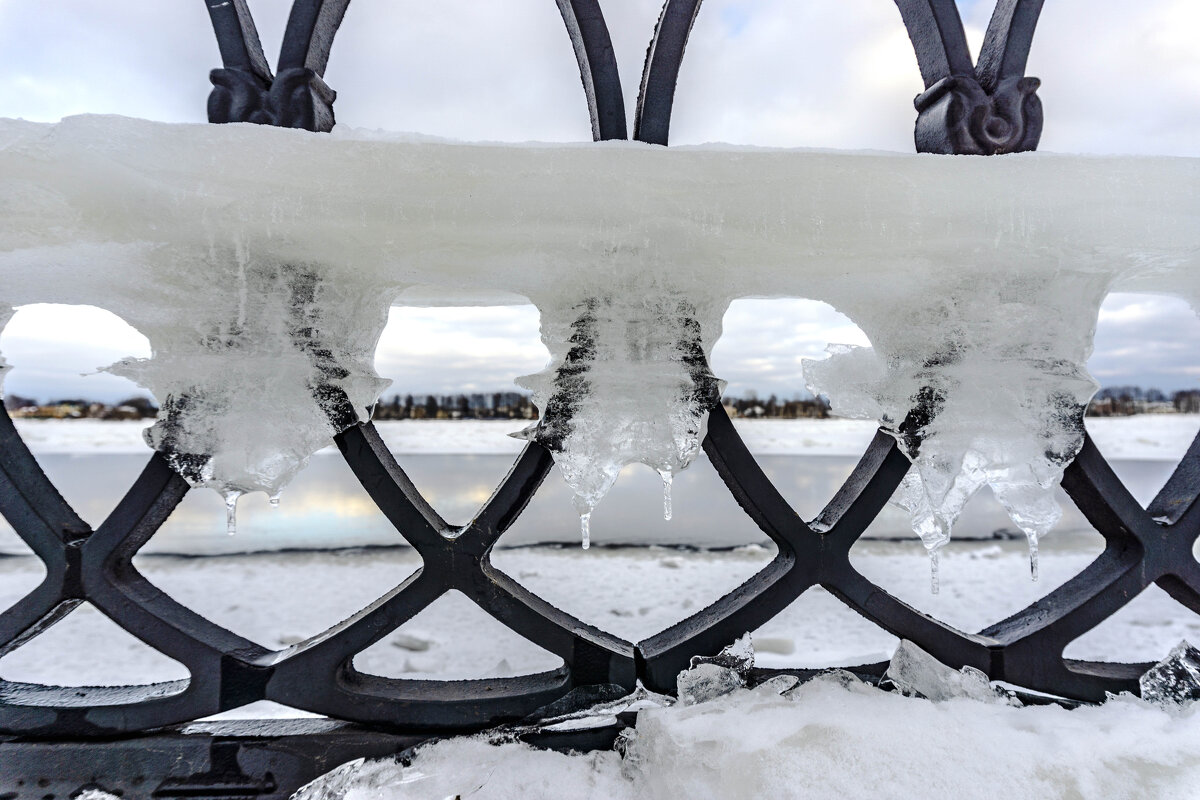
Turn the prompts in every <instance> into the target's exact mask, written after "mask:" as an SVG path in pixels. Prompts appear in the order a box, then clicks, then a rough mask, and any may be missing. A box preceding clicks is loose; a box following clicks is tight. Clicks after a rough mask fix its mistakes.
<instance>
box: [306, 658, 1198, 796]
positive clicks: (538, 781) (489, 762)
mask: <svg viewBox="0 0 1200 800" xmlns="http://www.w3.org/2000/svg"><path fill="white" fill-rule="evenodd" d="M338 779H340V780H338ZM327 780H328V783H327V784H326V787H327V788H322V789H318V788H317V787H315V786H314V787H312V789H311V791H305V790H302V791H301V792H300V793H299V794H298V795H297V798H298V800H318V798H319V799H320V800H335V798H345V800H367V798H370V800H401V799H402V798H404V799H407V798H421V799H422V800H444V799H445V798H454V797H463V798H466V797H468V796H469V797H470V798H472V800H485V798H490V799H492V800H496V799H498V798H504V799H505V800H551V798H553V800H559V799H560V798H571V800H584V799H585V798H588V799H591V798H594V799H595V800H622V799H623V798H630V799H631V800H632V799H633V798H637V799H638V800H651V799H652V800H668V798H669V799H670V800H675V798H689V800H709V799H710V798H711V799H712V800H716V799H717V798H721V799H722V800H743V799H744V800H752V799H753V800H786V799H788V798H820V799H821V800H826V799H827V798H847V799H850V800H858V798H871V799H872V800H901V799H903V800H911V799H912V798H922V799H923V800H934V799H935V798H937V799H939V800H940V799H941V798H946V800H950V799H953V800H961V799H962V798H997V800H1001V799H1002V800H1051V799H1052V798H1064V799H1065V798H1089V799H1090V798H1096V799H1097V800H1099V798H1104V800H1134V798H1156V800H1176V799H1178V800H1184V799H1185V798H1188V799H1190V798H1194V797H1196V792H1197V789H1198V787H1200V709H1198V708H1197V707H1196V706H1193V707H1192V708H1191V709H1189V710H1187V711H1183V712H1177V711H1176V712H1172V711H1167V710H1164V709H1161V708H1158V707H1155V706H1152V705H1149V704H1146V703H1142V702H1140V701H1137V700H1134V699H1132V698H1122V699H1119V700H1113V701H1110V702H1108V703H1106V704H1104V705H1103V706H1099V707H1094V708H1081V709H1077V710H1074V711H1066V710H1064V709H1061V708H1058V707H1056V706H1043V707H1033V708H1014V707H1011V706H1007V705H999V704H987V703H982V702H979V701H975V700H968V699H955V700H947V701H944V702H940V703H933V702H930V701H928V700H923V699H919V698H911V697H904V696H902V695H899V694H892V693H887V692H884V691H881V690H879V689H875V688H872V687H869V686H867V685H865V684H858V685H852V686H850V687H847V686H844V685H843V684H842V683H841V682H839V681H837V680H835V679H828V678H826V679H821V678H819V679H816V680H813V681H811V682H809V683H807V684H804V685H801V686H799V687H797V688H796V689H794V690H792V691H791V692H789V693H788V695H787V696H780V695H778V694H776V693H775V692H774V691H772V690H771V689H770V688H769V687H767V686H764V687H760V688H759V689H756V690H739V691H737V692H735V693H734V694H731V695H728V696H726V697H722V698H718V699H716V700H713V701H711V702H708V703H702V704H700V705H694V706H686V707H680V706H675V707H672V708H656V709H648V710H645V711H642V712H640V713H639V716H638V726H637V731H636V733H635V734H634V735H633V736H632V737H631V738H630V739H629V740H628V741H627V742H626V743H625V745H624V755H623V756H622V755H621V754H619V753H617V752H614V751H606V752H605V751H602V752H595V753H587V754H571V755H563V754H560V753H553V752H545V751H540V750H534V749H533V748H531V747H529V746H528V745H524V744H513V743H510V744H502V745H499V746H496V745H493V744H490V743H489V742H488V741H487V740H486V739H485V738H484V737H475V738H460V739H450V740H447V741H442V742H437V743H435V744H432V745H430V746H428V747H425V748H423V749H422V750H420V751H419V753H418V755H417V756H416V758H414V759H413V761H412V763H411V764H410V765H409V766H401V765H399V764H396V763H393V762H390V761H388V760H384V761H381V762H375V763H369V764H364V765H355V766H353V767H350V768H348V769H345V770H343V771H342V773H341V774H340V775H338V776H337V779H332V780H330V779H327ZM339 784H340V785H339Z"/></svg>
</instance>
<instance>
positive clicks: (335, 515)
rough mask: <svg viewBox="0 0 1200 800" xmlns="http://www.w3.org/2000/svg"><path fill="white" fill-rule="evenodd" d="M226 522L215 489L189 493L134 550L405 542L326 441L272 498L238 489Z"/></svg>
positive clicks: (189, 551)
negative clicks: (233, 509) (325, 447)
mask: <svg viewBox="0 0 1200 800" xmlns="http://www.w3.org/2000/svg"><path fill="white" fill-rule="evenodd" d="M232 521H233V526H232V527H231V526H230V517H229V514H228V508H227V506H226V504H225V500H224V499H223V498H222V497H221V496H220V495H219V494H218V493H216V492H213V491H208V490H204V489H197V490H194V491H191V492H188V494H187V495H186V496H185V497H184V498H183V501H182V502H180V504H179V505H178V506H177V507H176V509H175V510H174V512H172V514H171V516H170V518H169V519H168V520H167V521H166V522H165V523H164V524H163V526H162V527H161V528H160V529H159V531H158V533H157V534H155V536H154V537H153V538H152V539H151V540H150V541H149V542H147V543H146V545H145V546H144V547H143V548H141V551H140V552H141V553H142V554H151V553H153V554H165V553H169V554H182V555H196V556H201V555H222V554H238V553H255V552H266V551H280V550H289V551H290V550H332V549H344V548H363V547H384V548H386V547H405V546H407V545H408V543H407V541H406V540H405V539H404V538H403V536H401V535H400V534H399V533H398V532H397V531H396V528H395V526H393V525H392V524H391V522H389V521H388V519H387V517H385V516H384V514H383V512H382V511H380V510H379V508H378V506H376V505H375V503H374V501H372V500H371V498H370V496H369V495H368V494H367V492H366V490H364V489H363V488H362V484H360V483H359V481H358V478H357V477H355V475H354V472H353V471H352V470H351V469H350V467H349V466H347V465H346V462H345V461H344V460H343V459H342V458H341V457H340V455H339V454H338V453H337V451H336V450H333V449H332V448H330V449H326V450H321V451H320V452H318V453H317V454H316V455H314V456H313V457H312V458H311V459H310V460H309V462H308V466H307V467H305V468H304V469H303V470H302V471H301V472H300V473H299V474H297V476H296V477H295V479H294V480H293V481H292V482H291V483H290V484H289V485H288V487H287V488H286V489H284V491H283V492H282V493H281V494H280V495H279V497H278V502H271V501H270V500H269V499H268V498H267V496H266V495H265V494H263V493H261V492H255V493H250V494H245V495H242V496H241V497H240V498H238V501H237V505H236V507H235V514H234V516H233V520H232Z"/></svg>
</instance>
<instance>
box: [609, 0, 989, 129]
mask: <svg viewBox="0 0 1200 800" xmlns="http://www.w3.org/2000/svg"><path fill="white" fill-rule="evenodd" d="M610 5H611V3H610V4H606V5H605V9H606V10H607V9H608V7H609V6H610ZM647 5H652V6H653V5H658V4H657V3H649V4H647ZM979 5H980V6H983V5H988V6H989V12H988V13H990V7H991V5H990V4H985V3H980V4H979ZM986 22H987V20H986V18H985V20H984V24H985V25H986ZM643 49H644V46H643ZM639 62H640V59H639ZM768 75H769V76H783V75H821V76H826V77H825V79H823V80H763V79H762V78H761V77H759V76H768ZM751 76H755V77H751ZM868 76H869V77H868ZM631 85H632V86H637V83H636V82H635V83H633V84H631ZM921 86H922V83H921V75H920V73H919V72H918V70H917V62H916V59H914V58H913V51H912V45H911V44H909V41H908V37H907V36H905V34H904V28H903V26H902V25H901V24H900V18H899V16H898V15H897V14H896V9H895V8H894V7H892V4H891V3H820V4H812V3H770V4H754V5H753V6H747V5H745V4H742V3H733V2H725V3H711V4H710V3H707V2H706V3H704V4H703V5H701V7H700V13H699V15H698V16H697V18H696V23H695V27H694V28H693V29H692V33H691V36H690V37H689V39H688V43H687V54H686V56H685V57H684V59H683V67H682V69H681V70H680V71H679V82H678V86H677V88H676V90H675V103H674V107H673V114H672V120H671V141H672V142H673V143H676V144H699V143H703V142H734V143H745V144H755V145H768V146H776V147H841V148H858V149H862V148H871V149H882V150H896V151H901V152H912V147H913V143H912V127H911V125H903V124H880V120H882V119H889V120H890V119H896V120H902V119H910V118H911V117H912V113H913V112H912V102H911V99H909V98H911V97H912V95H913V94H914V93H916V92H918V91H920V89H921ZM834 119H836V124H830V123H831V120H834Z"/></svg>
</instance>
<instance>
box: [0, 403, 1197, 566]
mask: <svg viewBox="0 0 1200 800" xmlns="http://www.w3.org/2000/svg"><path fill="white" fill-rule="evenodd" d="M522 424H523V423H520V422H516V421H513V422H507V421H506V422H474V421H471V422H399V423H384V424H381V425H380V426H379V428H380V431H381V433H382V435H383V436H384V438H385V440H387V441H388V443H389V446H390V447H391V448H392V450H393V451H394V452H396V457H397V460H398V461H399V463H400V465H401V466H402V467H403V468H404V469H405V471H406V472H407V473H408V475H409V477H410V478H411V479H412V480H413V482H414V483H415V484H416V485H417V487H418V488H419V489H420V490H421V492H422V494H424V496H425V497H426V498H427V499H428V500H429V502H430V503H431V504H432V505H433V506H434V508H436V509H437V510H438V512H439V513H440V514H441V515H442V516H443V517H444V518H445V519H446V520H447V521H449V522H452V523H466V522H467V521H469V520H470V519H471V517H472V516H473V515H474V513H475V512H476V511H477V510H478V509H479V507H480V506H481V505H482V504H483V503H484V502H485V501H486V500H487V498H488V496H489V495H490V494H491V492H492V490H493V489H494V488H495V487H496V485H497V483H498V482H499V481H500V479H501V478H502V477H503V475H504V474H505V473H506V472H507V470H508V468H509V467H510V466H511V464H512V462H513V460H514V458H515V455H516V453H517V452H519V450H520V447H521V443H520V442H518V441H516V440H514V439H511V438H509V437H508V436H506V435H505V434H506V433H507V432H509V431H512V430H515V429H518V428H520V427H521V426H522ZM1197 425H1200V417H1195V416H1190V415H1159V416H1155V417H1150V416H1143V417H1133V418H1127V419H1100V420H1090V421H1089V428H1090V429H1091V430H1092V434H1093V436H1094V437H1095V438H1096V441H1097V443H1098V444H1099V446H1100V447H1101V450H1102V451H1104V452H1105V453H1107V454H1109V455H1110V458H1111V459H1112V463H1113V466H1114V468H1115V469H1116V471H1117V473H1118V475H1120V477H1121V478H1122V480H1123V481H1125V483H1126V485H1127V486H1129V487H1130V489H1131V490H1132V491H1133V494H1134V496H1135V497H1137V498H1138V499H1139V500H1140V501H1142V502H1147V501H1149V499H1150V498H1151V497H1153V495H1154V493H1155V492H1156V491H1157V490H1158V488H1159V487H1160V486H1161V485H1162V483H1163V481H1165V480H1166V478H1167V477H1168V476H1169V475H1170V474H1171V471H1172V470H1173V469H1174V465H1175V463H1176V462H1177V460H1178V458H1179V457H1180V456H1181V455H1182V454H1183V452H1184V450H1186V448H1187V445H1188V444H1189V443H1190V441H1191V437H1192V435H1194V432H1195V429H1196V427H1197ZM19 427H20V429H21V433H22V436H24V437H25V439H26V441H27V442H28V443H29V445H30V447H31V448H32V449H33V451H34V452H35V454H36V455H37V457H38V460H39V462H40V463H41V464H42V466H43V468H44V469H45V470H46V472H47V474H49V476H50V477H51V479H52V480H53V481H54V483H55V485H56V486H58V487H59V490H60V491H61V492H62V493H63V495H64V496H65V497H66V499H67V500H68V502H70V503H71V504H72V505H73V506H74V507H75V509H76V510H77V511H78V512H79V513H80V514H81V515H82V516H83V518H84V519H85V520H87V521H88V522H89V523H91V524H92V525H93V526H94V525H98V524H99V523H100V521H101V520H103V518H104V516H105V515H106V514H107V513H108V512H109V511H110V510H111V509H112V507H113V505H115V503H116V502H117V500H118V499H119V498H120V497H121V495H122V494H123V493H124V492H125V491H126V489H128V487H129V486H130V484H132V483H133V481H134V479H135V478H136V477H137V475H138V473H139V471H140V470H141V469H142V467H143V466H144V465H145V463H146V459H147V455H146V453H147V450H146V448H145V445H143V444H142V443H141V441H140V430H141V427H142V423H102V422H92V421H86V420H85V421H69V422H34V421H23V422H21V423H20V424H19ZM738 428H739V431H740V432H741V434H742V436H743V438H744V439H745V440H746V442H747V444H748V445H749V446H750V448H751V450H752V451H753V452H754V453H755V454H756V456H757V457H758V460H759V463H760V464H761V465H762V466H763V468H764V470H765V471H766V473H767V474H768V476H769V477H770V478H771V480H772V481H773V482H774V483H775V485H776V486H777V487H778V488H779V490H780V491H781V492H782V493H783V495H784V497H785V498H787V500H788V501H789V502H790V503H791V504H792V506H793V508H795V509H796V510H797V511H798V512H799V513H800V514H801V516H803V517H804V518H805V519H812V518H813V517H815V516H816V515H817V514H818V512H819V511H820V510H821V508H822V507H823V506H824V504H825V503H826V502H828V500H829V499H830V498H831V497H832V496H833V495H834V493H835V492H836V491H837V489H838V487H839V486H840V485H841V484H842V482H843V481H844V480H845V479H846V477H847V476H848V475H849V474H850V472H851V470H852V469H853V468H854V465H855V463H857V459H858V455H859V454H861V452H862V451H863V449H865V447H866V444H867V442H869V441H870V439H871V436H872V435H873V432H874V426H872V425H870V424H866V423H859V422H850V421H843V420H795V421H776V420H767V421H742V422H739V423H738ZM661 491H662V490H661V484H660V482H659V480H658V476H657V475H656V474H655V473H654V472H653V471H652V470H650V469H649V468H645V467H638V466H635V467H630V468H627V469H626V470H625V471H624V472H623V473H622V475H621V477H620V479H619V480H618V482H617V485H616V487H615V488H614V489H613V491H612V492H611V494H610V495H609V496H608V497H607V498H606V499H605V500H604V502H603V503H601V504H600V506H599V507H598V508H597V510H596V512H595V513H594V514H593V517H592V538H593V542H594V543H595V544H597V545H651V544H654V545H686V546H693V547H699V548H714V547H733V546H739V545H745V544H754V543H765V542H766V539H765V537H764V536H763V534H762V533H761V532H760V531H759V530H758V528H757V527H756V526H755V525H754V524H753V523H752V522H751V521H750V520H749V519H748V518H747V517H746V515H745V514H744V513H743V512H742V511H741V509H740V508H739V507H738V506H737V504H736V502H735V501H734V500H733V498H732V497H731V496H730V494H729V492H728V490H727V489H726V488H725V487H724V485H723V484H722V483H721V481H720V478H719V477H718V476H717V474H716V472H715V471H714V470H713V468H712V466H711V465H710V464H709V463H708V461H707V460H706V459H705V458H704V457H703V456H701V457H700V458H699V459H697V461H696V463H695V464H693V465H692V467H691V468H690V469H688V470H686V471H684V472H682V473H680V474H679V475H678V476H677V477H676V479H675V485H674V491H673V494H674V516H673V519H671V520H670V521H665V520H663V519H662V495H661ZM1060 499H1061V501H1062V506H1063V510H1064V515H1063V519H1062V521H1061V522H1060V523H1059V525H1058V527H1057V528H1056V531H1059V532H1063V533H1071V532H1079V531H1086V530H1089V528H1088V526H1087V524H1086V522H1085V521H1084V520H1083V518H1082V516H1081V515H1080V514H1079V513H1078V511H1076V510H1075V507H1074V506H1073V505H1072V504H1071V503H1070V501H1069V500H1067V498H1066V497H1065V495H1063V496H1061V497H1060ZM578 529H579V523H578V518H577V516H576V513H575V511H574V510H573V508H572V505H571V493H570V490H569V489H568V487H567V486H566V484H565V483H564V482H563V481H562V479H561V478H560V477H559V476H558V474H557V472H556V471H555V472H552V473H551V474H550V475H549V476H548V477H547V479H546V481H545V483H544V484H543V486H542V488H541V490H540V491H539V492H538V493H537V495H536V496H535V497H534V499H533V501H532V502H531V503H530V504H529V506H528V508H527V509H526V510H525V512H524V513H523V514H522V515H521V517H520V518H519V519H518V521H517V523H516V524H515V525H514V526H513V528H512V529H511V530H510V531H509V532H508V533H506V534H505V536H504V538H503V539H502V540H501V542H502V544H505V545H529V544H540V543H571V542H576V541H578ZM1004 531H1007V532H1012V531H1013V525H1012V523H1011V521H1009V519H1008V517H1007V515H1006V514H1005V513H1004V511H1003V509H1002V508H1001V507H1000V505H999V503H997V502H996V501H995V500H994V499H993V497H992V496H991V492H990V490H987V489H984V490H983V491H982V492H980V494H979V495H978V496H977V497H976V498H975V499H974V500H973V501H972V502H971V503H970V504H969V505H968V506H967V509H966V511H965V512H964V514H963V517H962V518H961V519H960V521H959V523H958V525H957V526H956V528H955V535H956V536H957V537H960V538H964V539H966V538H973V539H981V538H992V537H993V535H994V534H995V533H997V532H1004ZM867 535H868V536H869V537H873V538H881V539H891V538H898V537H910V536H911V535H912V534H911V529H910V527H909V523H908V520H907V515H906V514H905V513H904V512H902V511H900V510H898V509H896V508H893V507H890V506H889V507H888V508H887V509H885V510H884V512H883V513H882V514H881V515H880V517H879V518H878V519H877V520H876V521H875V523H874V524H873V525H872V526H871V528H870V529H869V531H868V533H867ZM1000 535H1001V536H1003V535H1004V534H1003V533H1001V534H1000ZM398 543H402V542H401V540H400V539H399V537H398V535H397V534H396V532H395V530H394V529H393V528H392V527H391V525H390V524H389V523H388V521H387V520H386V519H385V518H384V517H383V515H382V514H381V513H380V512H379V511H378V509H376V508H375V505H374V504H373V503H372V502H371V500H370V499H369V498H368V497H367V495H366V492H365V491H364V490H363V489H362V487H361V486H360V485H359V484H358V481H357V479H356V478H355V477H354V475H353V473H352V472H351V471H350V469H349V467H347V466H346V464H345V463H344V462H343V461H342V459H341V458H340V457H339V456H338V455H337V453H336V451H333V450H332V449H327V450H325V451H322V452H321V453H320V454H318V455H317V456H315V457H313V459H312V460H311V462H310V463H309V465H308V467H307V468H306V469H305V470H303V471H302V472H301V473H300V475H299V476H298V477H297V478H296V480H295V481H294V482H293V483H292V484H291V485H290V486H289V487H288V488H287V489H286V490H285V492H284V493H283V497H282V501H281V503H280V505H279V507H278V508H272V507H271V506H270V505H269V504H268V503H267V500H266V497H265V496H263V495H261V494H254V495H248V496H246V497H243V498H242V500H241V501H240V503H239V507H238V533H237V535H236V536H232V537H231V536H228V535H227V534H226V532H225V509H224V504H223V502H222V500H221V498H220V497H219V496H218V495H217V494H216V493H215V492H210V491H193V492H190V493H189V494H188V496H187V497H186V498H185V499H184V501H183V503H182V504H181V505H180V507H179V508H178V509H177V510H176V511H175V513H174V514H173V515H172V516H171V518H170V519H169V520H168V522H167V524H166V525H165V526H164V527H163V529H162V530H161V531H160V532H159V533H158V534H157V535H156V536H155V537H154V538H152V539H151V540H150V542H149V544H148V545H147V546H146V547H145V548H144V552H146V553H187V554H213V553H233V552H247V551H259V550H281V549H296V548H299V549H323V548H340V547H358V546H365V545H393V544H398ZM0 552H4V553H19V552H28V551H27V550H25V549H24V547H23V545H22V544H21V543H20V542H19V541H18V540H17V539H16V537H15V535H14V534H13V533H12V532H11V529H8V528H7V525H4V526H3V529H2V530H0Z"/></svg>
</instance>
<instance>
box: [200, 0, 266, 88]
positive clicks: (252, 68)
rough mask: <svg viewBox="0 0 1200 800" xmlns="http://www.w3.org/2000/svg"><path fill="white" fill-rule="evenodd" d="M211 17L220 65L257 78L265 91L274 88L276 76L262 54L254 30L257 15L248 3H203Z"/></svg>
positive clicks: (237, 0)
mask: <svg viewBox="0 0 1200 800" xmlns="http://www.w3.org/2000/svg"><path fill="white" fill-rule="evenodd" d="M204 5H205V6H206V7H207V8H208V17H209V19H210V20H211V21H212V26H213V33H214V34H216V37H217V47H218V48H219V49H220V51H221V63H222V64H223V65H224V66H225V68H226V69H236V70H241V71H244V72H248V73H251V74H252V75H255V76H257V77H258V78H259V79H260V80H261V81H262V84H263V86H264V87H266V86H270V85H271V80H272V79H273V78H274V75H273V74H272V73H271V66H270V64H268V63H267V57H266V56H265V55H264V54H263V47H262V41H261V40H260V39H259V38H258V29H257V28H256V27H255V26H254V15H253V14H251V13H250V7H249V6H247V5H246V0H228V2H225V0H204Z"/></svg>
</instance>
